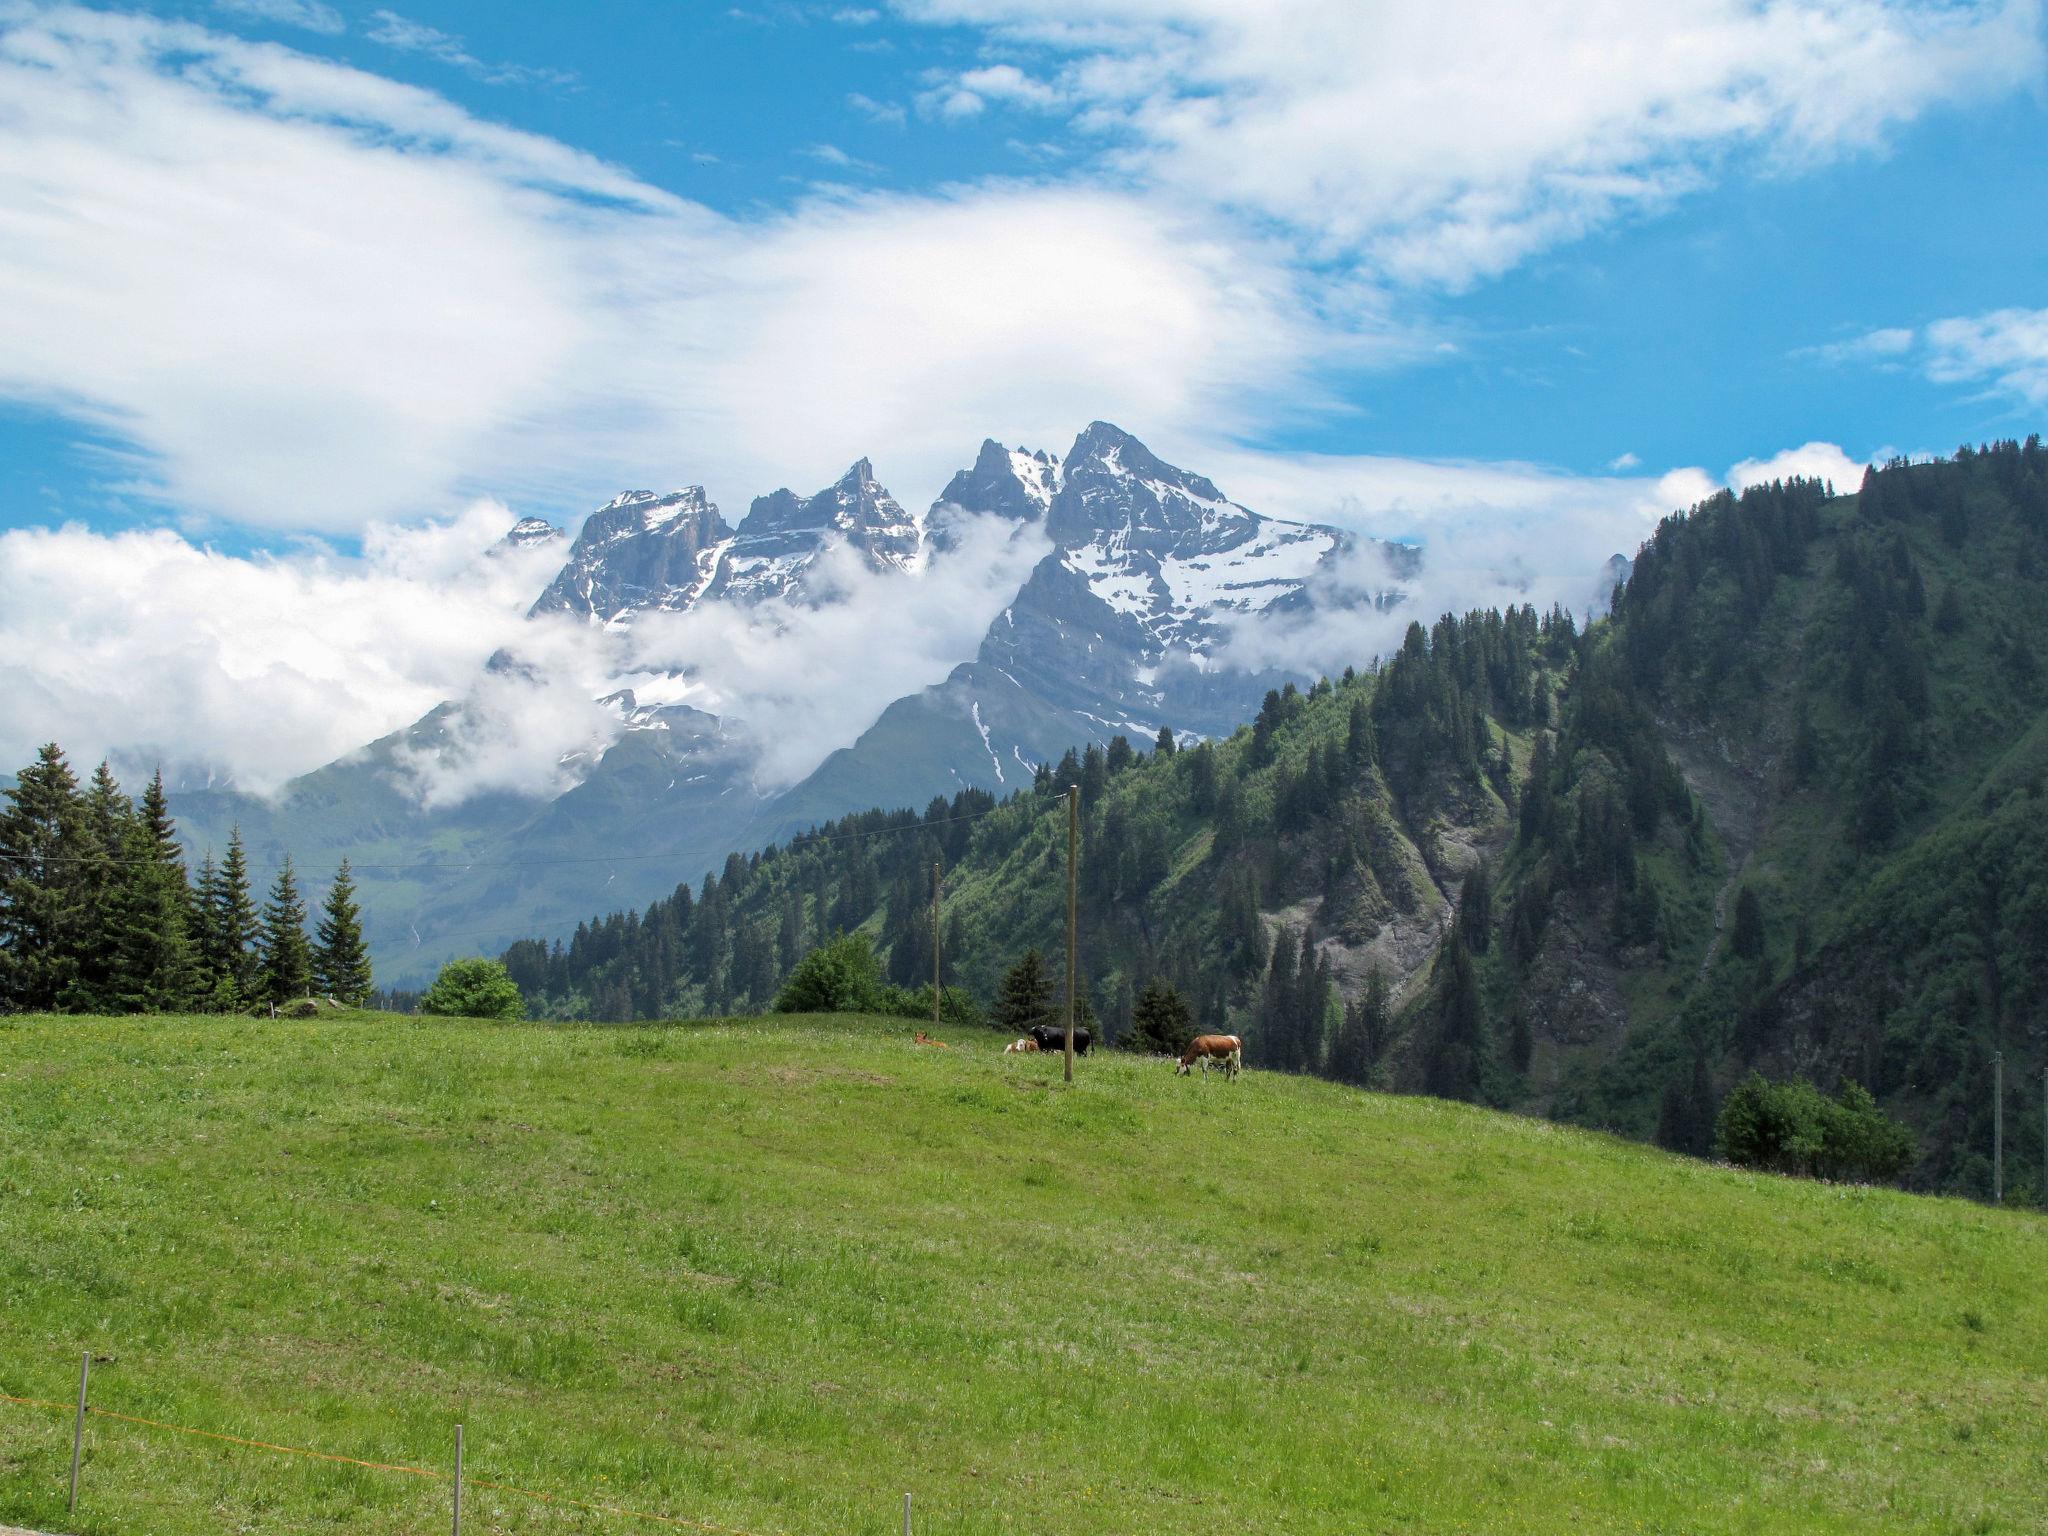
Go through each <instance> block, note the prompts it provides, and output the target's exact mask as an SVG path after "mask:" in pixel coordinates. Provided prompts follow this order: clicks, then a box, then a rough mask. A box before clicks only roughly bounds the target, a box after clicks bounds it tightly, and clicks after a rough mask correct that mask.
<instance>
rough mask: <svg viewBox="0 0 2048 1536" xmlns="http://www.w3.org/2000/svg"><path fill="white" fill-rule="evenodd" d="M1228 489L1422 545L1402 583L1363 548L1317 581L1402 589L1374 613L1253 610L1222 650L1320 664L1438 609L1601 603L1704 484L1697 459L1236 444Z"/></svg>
mask: <svg viewBox="0 0 2048 1536" xmlns="http://www.w3.org/2000/svg"><path fill="white" fill-rule="evenodd" d="M1213 468H1214V471H1215V475H1214V478H1215V479H1216V481H1217V483H1218V484H1220V485H1221V486H1222V487H1223V488H1224V490H1225V492H1226V493H1227V494H1229V495H1230V496H1232V497H1233V498H1234V499H1236V500H1239V501H1242V502H1244V503H1245V504H1246V505H1248V506H1251V507H1255V508H1257V509H1258V510H1259V511H1261V512H1266V513H1269V514H1271V515H1273V516H1278V517H1287V518H1296V519H1300V520H1303V521H1310V522H1322V523H1334V524H1336V525H1337V526H1339V527H1343V528H1349V529H1351V530H1353V531H1355V532H1358V533H1362V534H1365V535H1368V536H1369V537H1371V538H1374V539H1384V540H1390V541H1393V542H1397V543H1412V544H1419V545H1420V546H1421V565H1420V569H1419V570H1418V571H1416V572H1415V573H1413V574H1409V575H1405V576H1401V577H1399V578H1398V579H1397V578H1396V577H1395V576H1393V575H1392V573H1390V572H1389V571H1388V569H1387V568H1386V566H1385V564H1384V561H1383V557H1382V555H1381V553H1380V551H1379V550H1378V549H1377V548H1376V547H1374V546H1372V545H1370V544H1367V545H1362V546H1361V547H1360V548H1359V549H1357V550H1356V551H1355V552H1354V553H1353V555H1352V556H1351V557H1350V558H1349V559H1348V560H1345V561H1341V562H1339V563H1338V564H1337V565H1336V566H1335V567H1333V568H1332V569H1330V570H1327V571H1325V572H1323V573H1321V574H1320V575H1319V576H1318V578H1317V579H1316V582H1315V583H1314V584H1313V585H1314V587H1315V588H1316V590H1317V592H1318V594H1319V595H1320V596H1322V597H1324V598H1325V599H1326V600H1327V599H1332V598H1341V597H1344V596H1346V595H1350V596H1352V597H1354V598H1355V595H1356V594H1357V593H1360V592H1367V593H1370V592H1376V591H1381V590H1384V589H1386V588H1387V587H1389V586H1393V585H1398V586H1400V587H1401V588H1402V589H1403V590H1404V591H1405V592H1406V593H1407V594H1408V600H1407V601H1406V602H1404V603H1402V604H1401V605H1400V606H1399V607H1398V608H1396V609H1394V610H1392V611H1390V612H1386V613H1380V612H1376V611H1374V610H1373V609H1372V608H1370V607H1364V606H1356V605H1354V606H1351V607H1350V608H1348V609H1345V608H1341V607H1332V606H1330V605H1329V604H1328V602H1327V601H1326V603H1325V604H1324V605H1323V606H1320V607H1319V608H1318V610H1317V611H1316V612H1314V613H1312V614H1303V615H1286V614H1276V615H1262V616H1259V617H1257V618H1254V619H1252V620H1249V621H1246V622H1243V623H1240V624H1239V625H1237V626H1236V628H1235V629H1234V631H1233V633H1232V636H1231V641H1230V644H1229V646H1228V647H1227V649H1226V651H1225V653H1224V654H1225V656H1226V658H1227V659H1229V660H1233V661H1236V662H1238V663H1241V664H1243V665H1247V666H1284V667H1295V668H1300V669H1303V670H1306V671H1310V672H1317V671H1321V672H1330V671H1335V670H1338V669H1340V668H1342V667H1344V666H1346V665H1349V664H1352V663H1355V662H1356V661H1357V660H1358V658H1360V657H1361V656H1373V655H1382V654H1385V653H1386V652H1387V651H1389V650H1391V649H1393V648H1394V647H1395V646H1397V645H1399V643H1400V640H1401V636H1402V634H1403V632H1404V631H1405V630H1406V629H1407V627H1408V625H1409V623H1410V622H1411V621H1416V620H1419V621H1420V622H1421V623H1422V624H1424V625H1425V626H1427V625H1429V624H1431V623H1433V622H1434V621H1435V620H1436V618H1437V617H1438V616H1439V615H1440V614H1443V613H1460V614H1462V613H1465V612H1467V611H1469V610H1471V609H1473V608H1488V607H1499V606H1506V605H1508V604H1510V603H1515V604H1519V603H1525V602H1526V603H1533V604H1535V605H1536V607H1537V608H1539V609H1542V610H1548V609H1549V608H1550V606H1551V605H1552V604H1554V603H1561V604H1563V605H1564V606H1565V607H1566V608H1569V609H1570V610H1572V612H1574V613H1576V614H1578V615H1580V616H1581V617H1583V616H1584V615H1585V614H1586V613H1588V612H1589V611H1591V610H1593V609H1595V608H1597V607H1600V606H1604V604H1605V601H1606V597H1607V593H1606V592H1605V591H1604V590H1603V585H1604V571H1603V567H1604V566H1605V564H1606V562H1607V560H1608V558H1609V557H1610V556H1612V555H1616V554H1622V555H1633V554H1634V553H1635V551H1636V549H1637V547H1638V546H1639V545H1640V544H1641V543H1642V541H1643V540H1644V539H1645V538H1646V537H1648V536H1649V534H1650V532H1651V531H1652V530H1653V529H1654V528H1655V527H1656V524H1657V521H1658V519H1659V518H1661V517H1663V516H1664V515H1665V514H1667V513H1669V512H1672V511H1676V510H1682V509H1684V508H1685V507H1687V506H1690V505H1691V504H1692V503H1694V502H1696V501H1698V500H1700V499H1701V498H1702V497H1703V496H1705V495H1707V494H1710V493H1711V491H1712V490H1713V489H1714V481H1713V480H1712V479H1711V478H1710V477H1709V476H1707V475H1706V474H1705V473H1704V472H1703V471H1701V470H1697V469H1683V470H1676V471H1673V472H1672V473H1670V474H1667V475H1663V476H1648V475H1643V476H1611V477H1609V476H1580V475H1569V474H1564V473H1561V472H1559V471H1556V470H1551V469H1546V468H1544V467H1542V466H1540V465H1532V464H1512V463H1509V464H1469V463H1456V462H1431V461H1427V460H1416V459H1396V458H1379V457H1345V456H1336V455H1316V454H1289V455H1268V454H1242V455H1238V456H1235V457H1225V458H1223V459H1220V460H1218V461H1217V462H1216V463H1215V464H1214V465H1213Z"/></svg>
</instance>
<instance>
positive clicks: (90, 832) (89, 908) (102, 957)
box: [60, 760, 140, 1013]
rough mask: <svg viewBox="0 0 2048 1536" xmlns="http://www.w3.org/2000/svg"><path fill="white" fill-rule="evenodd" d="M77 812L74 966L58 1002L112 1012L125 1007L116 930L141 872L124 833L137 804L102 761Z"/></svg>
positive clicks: (87, 1010) (72, 873)
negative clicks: (76, 939) (123, 791)
mask: <svg viewBox="0 0 2048 1536" xmlns="http://www.w3.org/2000/svg"><path fill="white" fill-rule="evenodd" d="M80 817H81V829H80V839H79V850H78V859H77V863H76V864H75V866H74V867H73V868H72V869H71V871H70V880H71V883H72V885H73V888H74V894H75V898H76V900H77V902H78V917H79V924H80V932H79V952H78V969H77V971H76V973H75V974H74V975H73V976H72V978H71V980H70V982H69V984H68V985H67V986H66V988H65V991H64V995H63V997H62V998H61V1000H60V1001H61V1005H62V1006H63V1007H65V1008H68V1009H72V1010H74V1011H76V1012H80V1013H93V1012H114V1011H119V1010H122V1009H124V1008H126V1007H127V1006H128V1005H126V1004H124V1003H123V1002H122V1000H121V994H122V992H123V990H124V988H123V986H122V978H121V976H120V975H119V967H120V934H121V929H122V924H123V922H124V921H125V916H126V907H127V905H128V901H129V899H130V897H131V894H132V892H131V890H130V887H131V885H132V884H134V883H135V881H136V880H137V878H138V875H139V873H140V871H139V868H138V867H137V866H136V865H135V864H133V863H132V862H131V860H133V859H134V857H135V850H134V849H132V848H131V847H130V846H129V837H128V833H129V829H130V827H131V826H132V825H133V823H134V820H135V806H134V804H133V803H132V802H131V801H130V800H129V799H128V797H127V796H126V795H124V794H122V793H121V786H120V785H119V784H117V783H116V782H115V781H114V773H113V770H112V769H111V768H110V767H109V766H108V765H107V763H106V762H105V761H104V760H102V761H101V763H100V765H99V767H97V768H95V769H94V770H93V774H92V778H91V779H90V780H89V781H88V782H87V784H86V787H85V794H84V797H83V800H82V802H81V804H80Z"/></svg>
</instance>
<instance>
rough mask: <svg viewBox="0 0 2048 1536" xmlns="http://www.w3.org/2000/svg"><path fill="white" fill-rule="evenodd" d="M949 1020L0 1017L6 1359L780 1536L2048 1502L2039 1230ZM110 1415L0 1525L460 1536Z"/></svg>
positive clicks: (1918, 1522)
mask: <svg viewBox="0 0 2048 1536" xmlns="http://www.w3.org/2000/svg"><path fill="white" fill-rule="evenodd" d="M910 1031H911V1026H909V1025H908V1024H903V1023H900V1021H878V1020H853V1019H837V1018H833V1019H796V1020H783V1019H777V1020H754V1021H748V1020H740V1021H732V1022H727V1023H722V1024H708V1025H688V1026H677V1027H659V1026H635V1027H623V1028H603V1029H598V1028H574V1027H559V1026H557V1027H527V1026H519V1027H507V1026H497V1025H487V1024H480V1023H464V1022H453V1021H445V1020H415V1019H405V1018H396V1017H389V1016H379V1015H370V1014H365V1015H360V1016H355V1017H350V1018H346V1019H343V1020H340V1021H335V1020H332V1019H323V1020H319V1021H313V1022H308V1023H297V1024H286V1023H270V1022H260V1021H246V1020H228V1019H217V1018H205V1019H198V1018H195V1019H163V1018H154V1019H152V1018H141V1019H122V1020H94V1019H75V1018H65V1019H59V1018H9V1019H0V1393H7V1394H12V1395H16V1396H27V1397H36V1398H46V1399H52V1400H56V1401H59V1402H61V1401H63V1400H65V1399H67V1398H70V1397H72V1396H74V1395H75V1393H76V1390H77V1368H78V1355H79V1351H80V1350H81V1349H84V1348H87V1347H90V1348H91V1349H92V1350H94V1351H95V1354H96V1357H97V1358H98V1361H99V1363H97V1364H96V1365H95V1367H94V1371H93V1400H94V1402H95V1403H96V1404H98V1405H100V1406H102V1407H105V1408H109V1409H115V1410H118V1411H120V1412H124V1413H130V1414H136V1415H141V1416H144V1417H149V1418H155V1419H164V1420H169V1421H172V1422H175V1423H179V1424H186V1425H193V1426H198V1427H201V1428H205V1429H210V1430H217V1431H221V1432H225V1433H229V1434H235V1435H242V1436H248V1437H252V1438H257V1439H263V1440H271V1441H280V1442H284V1443H286V1444H290V1445H298V1446H308V1447H313V1448H317V1449H320V1450H324V1451H331V1452H338V1453H343V1454H346V1455H351V1456H357V1457H362V1458H366V1459H369V1460H374V1461H388V1462H401V1463H414V1464H419V1463H424V1464H429V1465H445V1463H446V1462H447V1461H448V1459H449V1456H450V1453H451V1450H452V1434H453V1426H454V1424H455V1423H456V1422H458V1421H460V1422H462V1423H464V1424H465V1425H466V1436H467V1464H468V1471H469V1474H470V1476H471V1477H472V1478H480V1479H487V1480H492V1481H498V1482H503V1483H509V1484H514V1485H517V1486H521V1487H525V1488H531V1489H540V1490H546V1491H550V1492H554V1493H560V1494H567V1495H570V1496H572V1497H576V1498H582V1499H587V1500H593V1501H600V1502H610V1503H617V1504H621V1505H627V1506H630V1507H633V1508H636V1509H641V1510H649V1511H656V1512H660V1513H664V1514H667V1515H669V1516H672V1517H679V1518H685V1519H688V1520H693V1521H700V1522H706V1523H709V1524H712V1525H716V1526H720V1527H730V1528H732V1529H735V1530H739V1531H745V1532H755V1533H767V1532H786V1533H788V1536H813V1533H815V1536H825V1533H828V1532H830V1533H835V1536H837V1533H849V1532H863V1531H865V1532H877V1533H883V1532H891V1531H894V1530H896V1529H898V1524H899V1521H900V1510H901V1498H902V1494H903V1492H904V1490H906V1489H909V1490H914V1491H915V1493H916V1496H917V1508H918V1511H919V1525H918V1528H919V1530H920V1531H930V1532H934V1533H939V1532H945V1533H995V1532H1019V1533H1023V1532H1031V1533H1040V1532H1057V1533H1070V1532H1071V1533H1105V1536H1107V1533H1130V1532H1152V1531H1158V1532H1181V1531H1188V1532H1212V1531H1213V1532H1241V1531H1254V1530H1256V1531H1262V1532H1329V1533H1340V1532H1341V1533H1356V1532H1367V1531H1372V1532H1378V1531H1400V1532H1413V1531H1429V1532H1436V1531H1444V1532H1449V1531H1470V1532H1485V1533H1501V1532H1545V1533H1549V1532H1556V1531H1559V1530H1563V1529H1567V1528H1569V1529H1574V1530H1578V1531H1599V1532H1605V1531H1649V1532H1670V1533H1679V1532H1685V1533H1691V1532H1718V1531H1727V1532H1758V1533H1762V1532H1788V1533H1789V1532H1801V1533H1807V1532H1821V1531H1872V1532H1875V1531H1886V1532H1897V1531H1926V1532H2022V1531H2040V1530H2044V1529H2048V1493H2044V1490H2048V1224H2044V1222H2043V1221H2042V1219H2041V1218H2039V1217H2038V1216H2030V1215H2025V1214H2020V1213H2005V1212H1997V1211H1992V1210H1988V1209H1984V1208H1982V1207H1979V1206H1975V1205H1970V1204H1964V1203H1960V1202H1955V1201H1940V1200H1931V1199H1925V1198H1919V1197H1914V1196H1908V1195H1903V1194H1896V1193H1891V1192H1883V1191H1872V1190H1864V1189H1852V1188H1830V1187H1824V1186H1820V1185H1815V1184H1802V1183H1795V1182H1789V1181H1784V1180H1779V1179H1774V1178H1768V1177H1760V1176H1753V1175H1748V1174H1743V1173H1738V1172H1733V1171H1729V1170H1726V1169H1721V1168H1715V1167H1710V1166H1708V1165H1705V1164H1702V1163H1697V1162H1689V1161H1685V1160H1681V1159H1677V1158H1673V1157H1669V1156H1666V1155H1664V1154H1661V1153H1659V1152H1656V1151H1654V1150H1652V1149H1649V1148H1646V1147H1641V1146H1636V1145H1631V1144H1626V1143H1622V1142H1619V1141H1615V1140H1611V1139H1607V1138H1604V1137H1600V1136H1595V1135H1589V1134H1585V1133H1580V1132H1575V1131H1567V1130H1561V1129H1558V1128H1556V1127H1553V1126H1551V1125H1548V1124H1545V1123H1542V1122H1538V1121H1532V1120H1523V1119H1516V1118H1512V1117H1507V1116H1503V1115H1498V1114H1492V1113H1488V1112H1485V1111H1480V1110H1476V1109H1472V1108H1468V1107H1464V1106H1457V1105H1447V1104H1442V1103H1437V1102H1434V1101H1429V1100H1421V1099H1408V1098H1394V1097H1385V1096H1377V1095H1371V1094H1362V1093H1358V1092H1355V1091H1352V1090H1349V1089H1345V1088H1341V1087H1338V1086H1335V1085H1332V1084H1329V1083H1324V1082H1318V1081H1311V1080H1306V1079H1292V1078H1282V1077H1275V1076H1270V1075H1265V1074H1258V1073H1250V1074H1247V1075H1246V1076H1245V1077H1244V1078H1243V1079H1242V1080H1241V1081H1239V1082H1237V1083H1235V1084H1230V1083H1226V1082H1225V1081H1223V1080H1222V1079H1221V1078H1220V1077H1216V1078H1211V1079H1209V1080H1207V1081H1204V1080H1202V1079H1200V1078H1199V1077H1198V1078H1195V1079H1193V1080H1186V1079H1176V1078H1174V1077H1173V1076H1172V1075H1171V1072H1170V1069H1169V1067H1168V1065H1167V1064H1165V1063H1163V1062H1158V1061H1138V1060H1131V1059H1119V1058H1115V1057H1095V1058H1091V1059H1089V1060H1086V1061H1084V1062H1082V1063H1080V1064H1079V1066H1078V1068H1077V1081H1076V1082H1075V1084H1074V1085H1073V1087H1072V1088H1070V1089H1069V1088H1066V1087H1064V1086H1063V1085H1062V1084H1061V1083H1060V1082H1059V1070H1058V1062H1057V1058H1054V1059H1052V1060H1046V1059H1040V1058H1028V1057H1027V1058H1008V1059H1005V1058H1003V1057H1002V1056H1000V1055H999V1054H998V1049H999V1045H1000V1042H998V1041H995V1040H993V1039H991V1038H989V1037H986V1036H981V1037H970V1038H965V1039H956V1040H955V1043H954V1048H953V1049H951V1050H934V1049H930V1048H925V1047H918V1046H915V1045H913V1044H912V1043H911V1040H910ZM70 1429H71V1425H70V1416H69V1414H68V1413H66V1412H59V1411H53V1410H48V1409H36V1408H29V1407H21V1406H16V1405H11V1404H6V1403H0V1524H7V1523H10V1522H12V1523H16V1524H24V1525H28V1526H31V1527H34V1528H36V1529H39V1530H45V1531H66V1532H69V1531H77V1532H80V1533H103V1536H200V1533H206V1536H214V1533H218V1532H223V1531H246V1532H336V1533H339V1532H350V1533H364V1536H378V1533H397V1532H408V1533H410V1532H420V1531H428V1530H443V1529H446V1524H445V1522H446V1519H447V1515H446V1501H447V1496H448V1490H447V1487H446V1485H445V1484H443V1483H438V1482H429V1481H425V1480H422V1479H418V1478H413V1477H406V1476H401V1475H397V1474H393V1473H386V1472H375V1471H370V1470H366V1469H362V1468H356V1467H348V1466H342V1465H337V1464H329V1463H318V1462H310V1461H303V1460H298V1459H295V1458H287V1457H284V1456H279V1455H275V1454H272V1453H269V1452H265V1451H261V1450H254V1449H247V1448H242V1447H237V1446H232V1445H227V1444H223V1443H218V1442H213V1441H205V1440H196V1439H188V1438H184V1437H178V1436H173V1435H169V1434H166V1433H164V1432H162V1431H159V1430H154V1429H149V1428H144V1427H142V1426H137V1425H131V1424H125V1423H121V1422H118V1421H114V1420H110V1419H93V1420H90V1421H89V1422H88V1426H87V1450H86V1460H85V1467H84V1474H83V1489H84V1493H83V1499H82V1502H81V1507H80V1512H79V1515H78V1516H77V1518H76V1519H75V1520H72V1521H67V1519H66V1516H65V1514H64V1480H65V1475H66V1470H67V1462H68V1456H69V1447H70ZM659 1528H661V1527H658V1526H655V1525H652V1524H648V1523H644V1522H637V1521H633V1520H629V1519H625V1518H623V1517H618V1516H611V1515H601V1514H597V1513H592V1512H588V1511H578V1510H573V1509H565V1508H561V1507H551V1506H547V1505H543V1504H539V1503H535V1502H532V1501H529V1500H525V1499H521V1498H518V1497H516V1496H513V1495H511V1494H506V1493H501V1492H496V1491H492V1490H486V1489H479V1488H475V1487H472V1489H471V1490H470V1493H469V1496H468V1499H467V1501H466V1510H465V1529H466V1530H475V1531H489V1532H508V1533H553V1532H571V1531H589V1532H599V1531H605V1532H614V1531H616V1532H627V1531H638V1530H653V1529H659Z"/></svg>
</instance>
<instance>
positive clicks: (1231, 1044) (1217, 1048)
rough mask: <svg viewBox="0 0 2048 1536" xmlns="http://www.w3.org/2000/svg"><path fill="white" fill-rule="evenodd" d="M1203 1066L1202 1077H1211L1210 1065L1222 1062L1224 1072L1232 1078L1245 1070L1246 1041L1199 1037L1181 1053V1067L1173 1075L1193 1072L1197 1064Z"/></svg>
mask: <svg viewBox="0 0 2048 1536" xmlns="http://www.w3.org/2000/svg"><path fill="white" fill-rule="evenodd" d="M1198 1061H1199V1062H1200V1063H1201V1064H1202V1076H1204V1077H1207V1076H1208V1075H1209V1063H1210V1062H1211V1061H1220V1062H1222V1063H1223V1070H1224V1071H1225V1072H1226V1073H1227V1074H1228V1075H1229V1076H1231V1077H1236V1076H1237V1074H1238V1073H1239V1072H1241V1071H1243V1070H1244V1041H1242V1040H1240V1039H1239V1038H1238V1037H1237V1036H1236V1035H1197V1036H1195V1038H1194V1043H1193V1044H1191V1045H1189V1046H1188V1048H1187V1049H1186V1050H1185V1051H1183V1052H1181V1057H1180V1065H1179V1066H1178V1067H1176V1068H1174V1072H1173V1075H1174V1076H1175V1077H1179V1076H1180V1075H1181V1074H1182V1073H1185V1072H1189V1071H1192V1070H1193V1069H1194V1065H1195V1063H1196V1062H1198Z"/></svg>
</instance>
